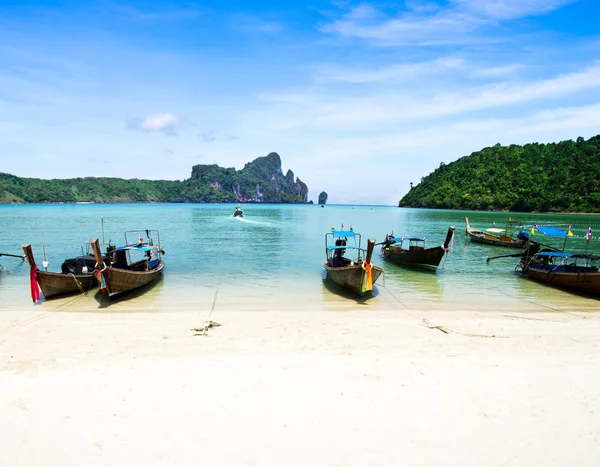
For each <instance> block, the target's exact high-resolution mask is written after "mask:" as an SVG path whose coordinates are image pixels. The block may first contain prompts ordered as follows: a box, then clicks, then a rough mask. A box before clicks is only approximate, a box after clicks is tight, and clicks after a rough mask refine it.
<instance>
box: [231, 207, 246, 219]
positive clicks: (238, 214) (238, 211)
mask: <svg viewBox="0 0 600 467" xmlns="http://www.w3.org/2000/svg"><path fill="white" fill-rule="evenodd" d="M233 217H244V211H242V209H241V208H240V207H239V206H238V207H236V208H235V210H234V211H233Z"/></svg>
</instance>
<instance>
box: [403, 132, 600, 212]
mask: <svg viewBox="0 0 600 467" xmlns="http://www.w3.org/2000/svg"><path fill="white" fill-rule="evenodd" d="M399 206H403V207H419V208H441V209H474V210H510V211H522V212H531V211H540V212H547V211H554V212H556V211H561V212H564V211H571V212H600V135H599V136H594V137H593V138H590V139H589V140H587V141H585V140H584V139H583V138H581V137H580V138H577V141H571V140H569V141H562V142H560V143H551V144H538V143H532V144H527V145H525V146H517V145H511V146H500V145H499V144H497V145H496V146H494V147H491V148H485V149H482V150H481V151H478V152H474V153H473V154H471V155H470V156H465V157H462V158H460V159H458V160H457V161H455V162H452V163H450V164H447V165H445V164H444V163H442V164H440V167H439V168H438V169H436V170H435V171H434V172H432V173H431V174H429V175H428V176H426V177H424V178H422V179H421V183H419V184H418V185H416V186H414V187H413V188H411V190H410V191H409V192H408V193H407V194H406V195H405V196H404V197H403V198H402V199H401V200H400V203H399Z"/></svg>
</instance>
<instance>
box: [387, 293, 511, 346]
mask: <svg viewBox="0 0 600 467" xmlns="http://www.w3.org/2000/svg"><path fill="white" fill-rule="evenodd" d="M383 287H384V288H385V290H387V291H388V292H389V294H390V295H391V296H392V297H394V299H395V300H396V301H397V302H398V303H400V305H402V306H403V307H404V310H402V311H404V313H406V314H407V315H409V316H410V317H411V318H413V319H415V320H417V321H419V322H421V324H423V326H425V327H426V328H427V329H437V330H438V331H440V332H443V333H444V334H460V335H461V336H466V337H494V338H504V339H506V338H508V336H497V335H495V334H472V333H467V332H460V331H454V330H451V329H448V328H446V327H444V326H436V325H434V324H431V322H430V321H429V320H428V319H427V318H421V317H420V316H418V315H417V314H416V313H414V312H412V311H410V310H409V309H408V307H407V306H406V305H405V304H404V303H403V302H402V301H401V300H400V299H399V298H398V297H396V296H395V295H394V294H393V293H392V291H391V290H390V289H388V288H387V287H385V285H384V286H383Z"/></svg>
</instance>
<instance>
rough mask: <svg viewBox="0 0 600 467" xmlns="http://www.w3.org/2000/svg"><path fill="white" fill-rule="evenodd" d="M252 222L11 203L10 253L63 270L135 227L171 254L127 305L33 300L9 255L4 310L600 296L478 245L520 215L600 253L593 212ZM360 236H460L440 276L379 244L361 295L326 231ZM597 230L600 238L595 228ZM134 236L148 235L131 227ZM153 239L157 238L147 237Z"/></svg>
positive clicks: (526, 303) (320, 215)
mask: <svg viewBox="0 0 600 467" xmlns="http://www.w3.org/2000/svg"><path fill="white" fill-rule="evenodd" d="M241 207H242V209H243V210H244V212H245V215H244V217H243V218H234V217H233V216H232V213H233V210H234V208H235V205H233V204H162V203H148V204H58V205H0V253H11V254H21V252H22V249H21V245H22V244H24V243H29V244H31V245H32V248H33V253H34V255H35V258H36V261H37V264H38V265H39V266H40V267H42V264H43V261H47V262H48V268H47V270H48V271H59V270H60V267H61V263H62V262H63V260H64V259H65V258H72V257H74V256H77V255H80V254H81V253H82V252H84V251H86V244H87V242H88V241H89V240H90V239H91V238H94V237H95V238H98V239H99V240H100V242H101V243H104V244H107V243H109V242H110V243H112V244H114V245H121V244H123V243H124V242H125V236H124V233H125V232H126V231H133V230H142V231H145V230H146V229H152V230H156V231H158V234H154V238H153V240H154V241H155V242H157V241H158V240H159V237H160V244H161V246H162V248H163V249H164V251H165V255H164V262H165V270H164V275H163V277H162V278H161V279H160V280H158V281H156V283H154V284H153V285H151V286H149V287H146V288H144V289H141V290H139V291H137V292H135V293H131V294H129V295H126V296H125V297H123V298H122V299H119V300H116V301H112V302H110V301H107V300H106V299H105V297H104V296H103V295H102V294H101V293H100V292H99V291H98V290H97V289H96V290H94V291H92V292H90V293H88V294H86V295H75V296H72V297H66V298H60V299H53V300H48V301H44V300H42V301H41V302H40V303H37V304H35V305H34V304H33V303H32V300H31V295H30V289H29V267H28V265H27V263H26V262H23V261H21V260H20V259H16V258H9V257H4V256H3V257H0V265H2V268H3V270H2V272H0V310H2V309H3V310H25V311H27V310H40V311H62V312H66V311H68V312H78V311H86V312H89V311H96V310H97V311H101V312H136V311H149V310H151V311H156V312H157V313H159V312H169V311H173V310H177V311H181V310H189V311H192V312H198V313H201V314H206V315H207V316H208V315H210V314H211V313H216V312H227V311H245V310H248V311H273V312H285V311H287V310H289V311H307V312H322V311H335V312H343V311H345V310H357V309H358V310H364V311H365V312H368V311H369V310H377V309H386V310H396V309H398V310H403V309H404V310H406V309H411V310H439V311H448V312H452V311H453V310H456V309H466V310H476V311H486V310H500V311H506V312H512V311H532V312H535V311H556V312H571V311H583V312H588V311H589V312H593V311H595V310H597V309H598V305H599V303H600V302H599V301H598V300H597V299H594V298H589V297H584V296H581V295H576V294H573V293H570V292H566V291H563V290H559V289H555V288H552V287H549V286H547V285H543V284H538V283H535V282H533V281H531V280H529V279H527V278H523V277H521V276H519V275H518V274H516V273H515V266H516V264H517V262H518V259H516V258H505V259H497V260H494V261H490V262H487V261H486V259H487V258H488V257H491V256H497V255H502V254H510V253H515V252H516V251H517V250H507V249H503V248H498V247H494V246H485V245H480V244H475V243H472V242H470V241H469V240H468V238H467V237H466V234H465V217H468V218H469V220H470V224H471V226H472V227H475V228H480V229H485V228H489V227H493V226H495V227H497V228H504V227H505V226H506V222H507V220H508V219H509V218H511V219H513V220H516V221H518V222H521V223H523V224H525V225H528V226H529V228H528V230H529V229H530V226H531V225H533V224H538V225H548V226H556V227H559V228H562V229H565V230H566V229H567V228H568V227H569V226H571V230H572V232H573V233H574V236H573V237H569V238H568V239H567V245H566V247H567V248H566V250H567V251H573V252H588V253H597V254H598V253H600V239H599V238H597V237H596V233H598V232H600V217H598V216H596V215H586V214H537V213H535V214H523V213H506V212H481V211H473V212H471V211H452V210H431V209H408V208H398V207H395V206H394V207H392V206H365V205H355V206H351V205H326V206H325V207H321V206H320V205H281V204H242V205H241ZM342 226H343V228H344V229H349V228H350V227H351V228H352V229H353V230H354V231H355V232H356V233H360V234H361V237H362V246H363V247H366V242H367V239H368V238H375V239H376V241H377V242H381V241H383V240H384V238H385V236H386V234H389V233H394V234H395V235H396V236H401V235H408V236H413V237H418V238H425V241H426V246H427V247H430V246H435V245H441V244H442V243H443V240H444V237H445V235H446V232H447V230H448V227H449V226H455V227H456V232H455V236H454V239H453V242H452V244H451V248H450V252H449V253H448V254H447V255H446V258H445V260H444V262H443V267H440V269H439V270H438V271H437V272H430V271H425V270H419V269H411V268H407V267H402V266H398V265H395V264H391V263H389V262H388V261H385V260H384V259H383V258H382V257H381V256H380V255H379V251H380V247H379V246H377V247H376V249H375V254H374V257H373V262H374V264H376V265H378V266H381V267H382V268H384V270H385V274H384V275H383V276H382V277H381V278H380V279H379V281H378V282H377V284H376V286H375V289H374V292H373V294H371V295H370V296H368V297H365V298H360V297H356V296H354V295H352V294H351V293H348V292H346V291H345V290H344V289H341V288H340V287H338V286H337V285H335V284H332V283H331V282H330V281H329V280H327V279H326V275H325V272H324V269H323V261H324V260H325V234H326V233H327V232H330V231H331V229H332V228H336V229H341V228H342ZM589 227H591V228H592V232H593V238H592V239H591V241H589V242H587V241H586V239H585V234H586V233H587V231H588V228H589ZM128 235H129V237H128V239H129V240H131V239H135V238H137V234H136V233H129V234H128ZM142 236H143V237H146V234H145V232H142ZM535 238H536V240H538V241H540V242H542V243H545V244H547V245H551V246H556V247H559V248H562V246H563V239H557V238H552V237H544V236H543V235H542V234H540V233H536V234H535Z"/></svg>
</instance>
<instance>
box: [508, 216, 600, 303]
mask: <svg viewBox="0 0 600 467" xmlns="http://www.w3.org/2000/svg"><path fill="white" fill-rule="evenodd" d="M534 230H536V231H538V232H541V233H543V234H544V235H548V236H551V237H561V238H564V243H563V248H562V251H557V250H554V251H548V250H544V251H540V252H537V253H535V254H533V255H531V254H529V255H527V256H525V257H523V258H521V261H519V264H517V266H516V268H515V270H516V271H520V272H521V274H523V275H524V276H527V277H529V278H531V279H533V280H535V281H538V282H544V283H546V284H549V285H552V286H556V287H560V288H563V289H567V290H573V291H576V292H585V293H588V294H592V295H600V272H599V271H598V268H599V266H600V256H599V255H592V254H587V253H584V254H577V253H567V252H565V251H564V250H565V247H566V245H567V239H568V238H569V237H570V236H572V235H573V234H572V233H571V231H570V230H569V232H564V231H563V230H561V229H558V228H556V227H546V226H537V225H535V226H534ZM590 235H591V234H590ZM588 241H589V239H588Z"/></svg>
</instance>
